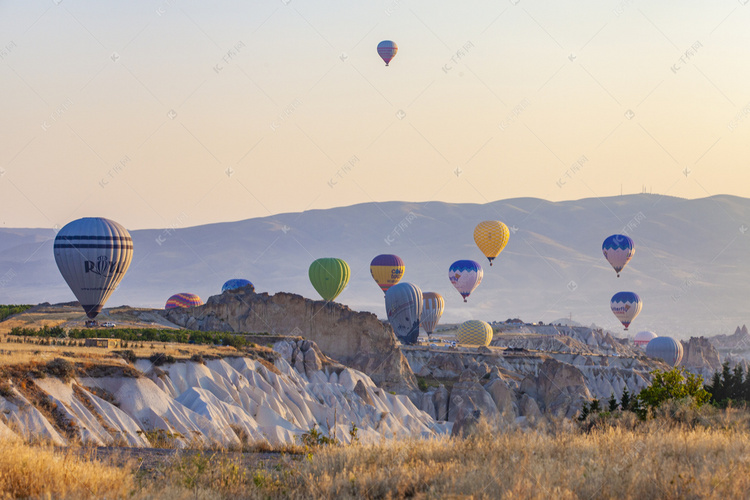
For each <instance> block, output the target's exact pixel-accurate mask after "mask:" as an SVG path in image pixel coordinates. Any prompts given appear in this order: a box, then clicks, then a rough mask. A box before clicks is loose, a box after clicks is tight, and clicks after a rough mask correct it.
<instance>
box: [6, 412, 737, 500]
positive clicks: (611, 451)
mask: <svg viewBox="0 0 750 500" xmlns="http://www.w3.org/2000/svg"><path fill="white" fill-rule="evenodd" d="M714 417H715V418H714ZM714 417H712V425H713V427H704V426H702V425H695V426H691V425H686V424H681V423H679V422H675V421H674V420H667V419H664V418H657V419H656V420H652V421H649V422H647V423H640V424H637V425H636V422H635V421H626V422H624V423H618V424H616V425H604V426H602V427H599V428H596V427H595V428H594V429H592V430H591V431H590V432H588V433H587V432H582V431H581V430H579V428H578V427H577V426H576V425H574V424H573V423H572V422H570V421H568V422H562V423H561V422H558V423H557V424H554V425H550V426H542V427H541V428H538V429H526V430H520V429H513V430H508V431H504V432H492V431H491V430H490V428H489V426H480V429H479V431H478V433H477V434H475V435H474V436H472V437H470V438H467V439H451V438H447V437H445V438H442V439H436V440H418V439H409V440H401V441H398V440H394V441H386V442H383V443H380V444H374V445H353V446H331V447H322V448H314V449H312V450H308V451H309V454H307V455H304V454H303V455H283V454H281V455H278V454H277V455H274V456H272V457H270V458H269V455H268V454H264V455H257V456H256V455H247V454H245V455H241V454H237V453H222V452H215V451H214V452H207V453H206V452H204V453H185V454H182V455H177V456H175V457H170V458H166V459H165V462H164V463H163V465H162V466H160V467H158V468H157V470H156V471H154V472H153V473H149V474H144V472H134V469H133V468H132V466H131V465H129V464H126V465H125V466H124V467H122V468H116V467H113V466H111V465H108V463H103V462H101V461H97V460H94V459H91V458H86V457H83V456H82V454H81V453H75V452H72V451H60V450H55V449H52V448H49V447H44V446H42V447H39V446H31V445H24V444H21V443H19V442H18V441H13V442H0V498H3V496H5V497H7V498H18V497H22V498H25V497H32V498H37V497H47V496H51V497H53V498H122V497H126V496H130V497H132V498H139V499H140V498H143V499H147V498H168V499H183V498H184V499H187V498H300V499H302V498H305V499H306V498H372V499H375V498H407V497H414V498H533V499H546V498H562V499H573V498H585V499H591V498H625V499H638V500H643V499H650V498H667V499H678V498H696V499H697V498H709V499H746V498H748V497H749V496H750V433H749V432H748V418H749V417H750V415H748V414H740V413H735V414H732V413H731V411H730V413H729V414H728V415H727V414H726V413H724V414H720V415H715V416H714ZM626 420H627V419H626ZM632 425H635V428H631V426H632ZM258 457H260V458H261V459H264V460H268V462H265V463H262V462H261V463H259V462H258Z"/></svg>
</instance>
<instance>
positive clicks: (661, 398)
mask: <svg viewBox="0 0 750 500" xmlns="http://www.w3.org/2000/svg"><path fill="white" fill-rule="evenodd" d="M651 375H652V379H651V385H649V386H648V387H646V388H645V389H643V390H642V391H641V392H639V393H638V396H637V399H638V401H640V402H641V403H642V404H643V406H644V407H647V408H658V407H659V406H660V405H661V404H663V403H665V402H667V401H679V400H686V399H690V400H692V401H693V403H694V404H695V406H696V407H698V408H700V407H701V406H703V405H704V404H705V403H707V402H708V401H709V399H710V398H711V394H709V393H708V391H706V390H705V389H704V388H703V377H701V376H700V375H695V374H693V373H689V372H687V371H686V370H685V369H684V368H672V369H671V370H668V371H662V370H654V371H653V372H651Z"/></svg>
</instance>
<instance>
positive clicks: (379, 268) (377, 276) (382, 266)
mask: <svg viewBox="0 0 750 500" xmlns="http://www.w3.org/2000/svg"><path fill="white" fill-rule="evenodd" d="M405 269H406V267H405V266H404V261H403V260H401V257H399V256H398V255H378V256H377V257H375V258H374V259H372V262H370V274H372V279H374V280H375V282H376V283H377V284H378V286H380V289H381V290H383V293H385V292H387V291H388V289H389V288H390V287H392V286H393V285H395V284H396V283H398V282H399V281H401V278H402V277H403V276H404V270H405Z"/></svg>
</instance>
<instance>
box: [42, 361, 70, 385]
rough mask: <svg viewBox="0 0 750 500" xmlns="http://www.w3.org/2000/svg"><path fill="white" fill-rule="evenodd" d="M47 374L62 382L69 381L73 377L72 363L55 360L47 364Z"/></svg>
mask: <svg viewBox="0 0 750 500" xmlns="http://www.w3.org/2000/svg"><path fill="white" fill-rule="evenodd" d="M46 371H47V374H49V375H51V376H53V377H57V378H59V379H60V380H62V381H63V382H67V381H69V380H70V379H71V378H73V375H75V367H74V366H73V363H71V362H70V361H68V360H67V359H63V358H55V359H53V360H52V361H50V362H49V363H47V370H46Z"/></svg>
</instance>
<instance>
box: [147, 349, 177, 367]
mask: <svg viewBox="0 0 750 500" xmlns="http://www.w3.org/2000/svg"><path fill="white" fill-rule="evenodd" d="M148 360H149V361H151V364H152V365H154V366H161V365H163V364H165V363H170V364H171V363H174V362H175V359H174V356H172V355H171V354H166V353H163V352H157V353H155V354H152V355H151V356H149V357H148Z"/></svg>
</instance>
